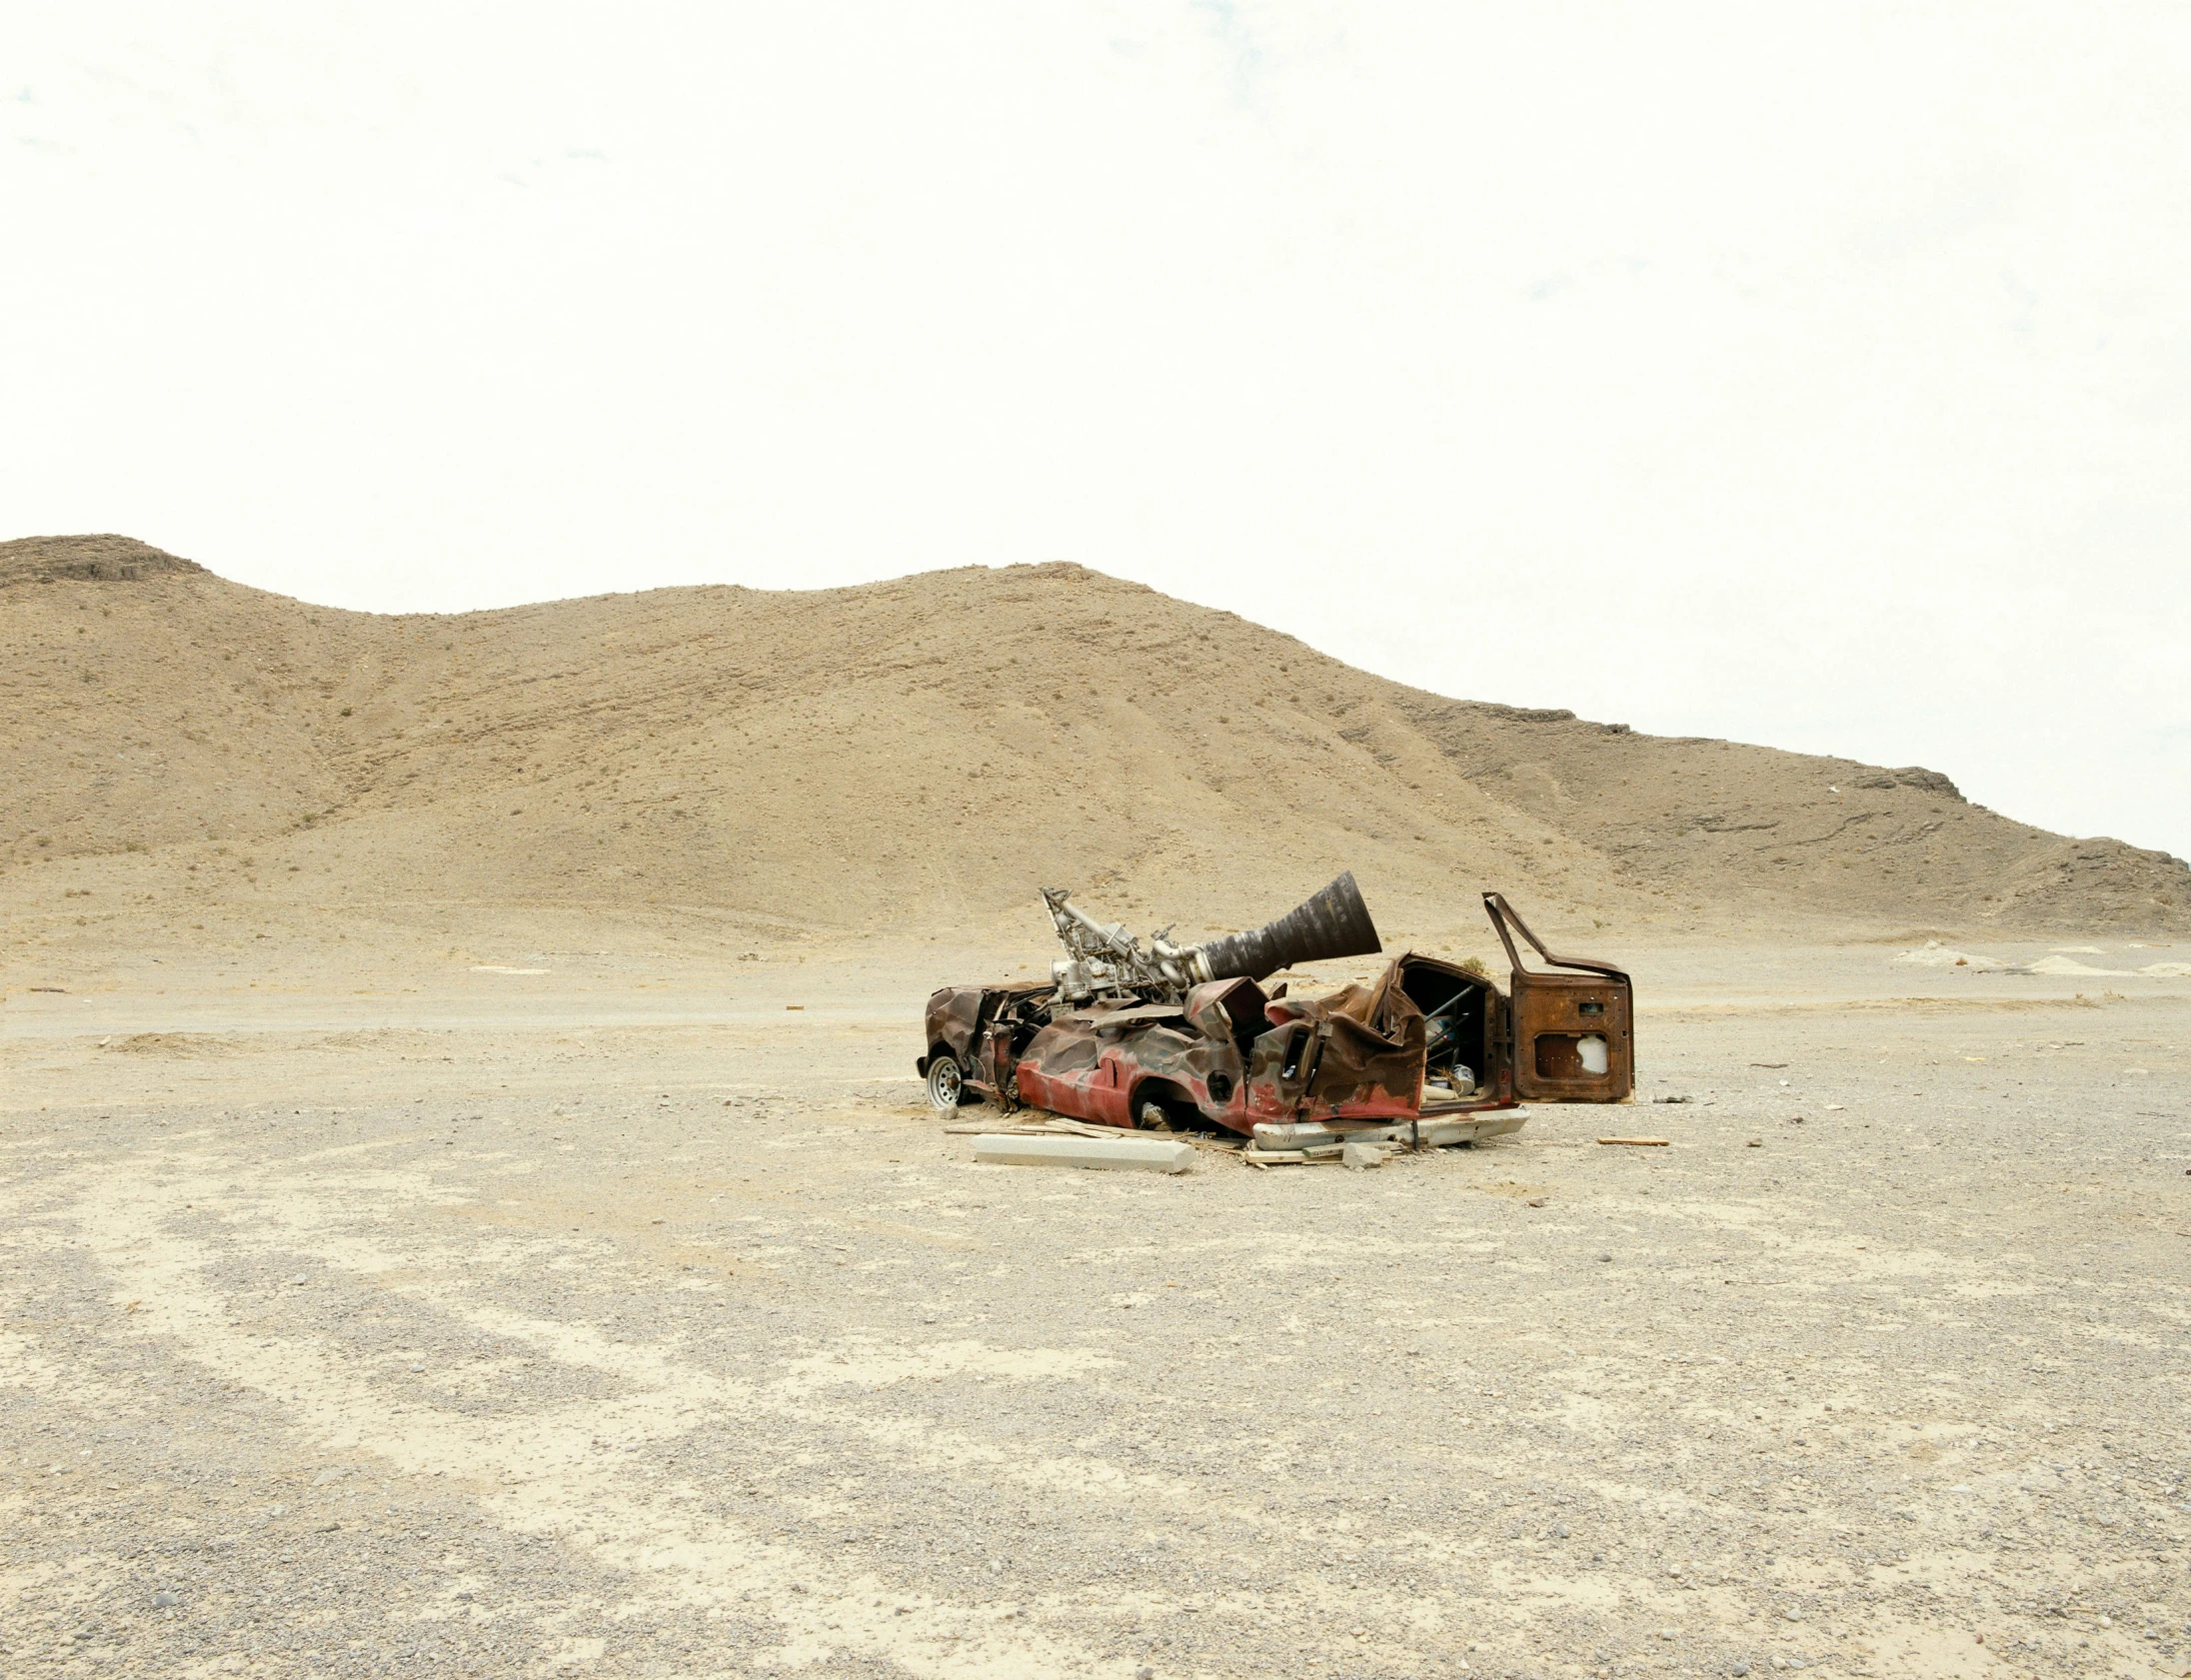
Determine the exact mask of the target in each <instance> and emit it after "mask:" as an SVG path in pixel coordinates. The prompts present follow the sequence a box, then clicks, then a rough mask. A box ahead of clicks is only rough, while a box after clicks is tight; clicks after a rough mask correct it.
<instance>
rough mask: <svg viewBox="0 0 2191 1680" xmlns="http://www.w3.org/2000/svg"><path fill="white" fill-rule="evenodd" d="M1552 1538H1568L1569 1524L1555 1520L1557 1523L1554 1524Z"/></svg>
mask: <svg viewBox="0 0 2191 1680" xmlns="http://www.w3.org/2000/svg"><path fill="white" fill-rule="evenodd" d="M1552 1538H1553V1539H1555V1540H1564V1539H1566V1538H1567V1525H1566V1524H1565V1523H1563V1522H1555V1523H1553V1524H1552Z"/></svg>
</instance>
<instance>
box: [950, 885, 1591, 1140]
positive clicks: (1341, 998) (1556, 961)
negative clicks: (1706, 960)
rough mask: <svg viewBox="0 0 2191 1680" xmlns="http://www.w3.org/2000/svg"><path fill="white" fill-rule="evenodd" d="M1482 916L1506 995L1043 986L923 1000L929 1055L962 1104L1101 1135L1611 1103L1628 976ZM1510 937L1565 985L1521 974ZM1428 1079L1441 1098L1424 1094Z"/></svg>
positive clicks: (1419, 971)
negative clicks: (982, 1101) (1048, 1118)
mask: <svg viewBox="0 0 2191 1680" xmlns="http://www.w3.org/2000/svg"><path fill="white" fill-rule="evenodd" d="M1340 878H1341V880H1344V881H1345V882H1346V884H1347V886H1348V887H1349V888H1351V885H1352V882H1351V879H1350V877H1345V876H1342V877H1340ZM1334 884H1336V883H1334ZM1328 890H1329V889H1327V892H1328ZM1321 896H1323V894H1319V897H1321ZM1357 901H1358V900H1357ZM1303 907H1304V909H1305V908H1307V906H1303ZM1484 908H1485V911H1486V913H1487V914H1488V915H1489V916H1490V918H1491V924H1492V926H1493V927H1494V928H1495V929H1496V930H1497V932H1498V935H1499V938H1500V941H1501V942H1502V943H1503V944H1504V945H1505V946H1506V952H1507V955H1508V957H1509V959H1510V960H1511V962H1512V965H1513V966H1512V975H1511V982H1510V985H1511V995H1509V994H1508V993H1507V992H1505V991H1501V990H1500V988H1499V987H1498V985H1497V984H1495V983H1494V982H1493V981H1492V980H1491V979H1490V978H1489V977H1488V976H1486V975H1484V974H1482V973H1480V972H1478V971H1476V970H1475V969H1473V968H1470V967H1467V966H1464V965H1461V964H1457V963H1452V962H1448V961H1444V960H1442V959H1441V958H1438V957H1434V956H1426V955H1422V954H1419V953H1416V952H1412V951H1408V952H1403V953H1402V954H1401V955H1399V956H1398V957H1395V958H1394V959H1393V960H1392V961H1391V962H1390V963H1388V964H1387V965H1386V967H1385V969H1384V971H1383V972H1382V973H1381V974H1380V975H1379V976H1378V977H1377V979H1376V980H1375V981H1374V982H1373V983H1359V982H1357V983H1355V984H1351V985H1346V986H1342V987H1340V988H1339V989H1338V990H1336V991H1333V992H1331V993H1329V994H1327V995H1325V996H1322V997H1313V998H1301V997H1288V996H1283V995H1278V996H1272V995H1269V994H1267V993H1265V992H1264V991H1263V989H1262V988H1261V987H1260V986H1259V985H1258V984H1257V983H1256V982H1255V980H1254V979H1253V978H1251V977H1248V976H1245V975H1239V976H1233V977H1228V978H1218V979H1212V980H1208V981H1205V982H1203V983H1201V984H1198V985H1194V986H1191V987H1188V988H1185V989H1184V990H1183V991H1180V990H1170V991H1168V992H1165V991H1161V990H1159V991H1158V994H1157V995H1154V996H1150V995H1149V994H1148V989H1142V990H1140V991H1139V992H1138V993H1136V992H1135V991H1133V990H1130V989H1125V988H1119V989H1116V990H1114V991H1112V992H1111V993H1109V994H1107V995H1105V996H1102V997H1097V998H1089V999H1085V1000H1083V1001H1081V1002H1080V1003H1079V1004H1078V1005H1075V1004H1071V1003H1069V1002H1068V1001H1067V1000H1066V998H1065V997H1064V996H1062V995H1061V992H1060V989H1059V988H1057V987H1056V986H1046V985H1041V984H1036V985H1010V986H947V987H945V988H944V989H942V990H940V991H938V992H937V993H936V994H935V995H934V996H933V997H931V998H930V999H929V1010H928V1044H929V1054H930V1055H933V1054H936V1053H939V1052H948V1053H950V1054H951V1055H953V1056H954V1057H956V1058H957V1059H958V1061H959V1062H960V1064H961V1066H962V1068H963V1069H964V1071H965V1074H966V1081H967V1084H968V1087H969V1088H970V1089H971V1090H973V1091H974V1092H976V1093H977V1094H981V1095H987V1096H990V1097H993V1098H995V1099H997V1100H999V1101H1001V1102H1003V1103H1004V1104H1006V1105H1007V1106H1008V1107H1010V1106H1013V1105H1015V1104H1018V1103H1027V1104H1030V1105H1032V1106H1035V1107H1039V1108H1045V1109H1049V1110H1051V1111H1052V1112H1054V1113H1058V1114H1064V1115H1070V1116H1072V1117H1074V1118H1077V1119H1081V1120H1086V1121H1091V1122H1094V1123H1096V1124H1100V1125H1114V1126H1132V1125H1135V1124H1138V1123H1142V1122H1143V1119H1144V1117H1145V1118H1146V1119H1148V1120H1150V1121H1157V1122H1161V1123H1174V1122H1178V1121H1184V1120H1187V1119H1190V1118H1194V1117H1199V1118H1200V1119H1201V1120H1203V1121H1206V1122H1208V1123H1211V1124H1214V1125H1217V1126H1222V1127H1224V1128H1226V1129H1228V1130H1230V1131H1234V1132H1237V1133H1240V1134H1241V1135H1243V1136H1250V1135H1252V1133H1253V1129H1254V1127H1255V1126H1256V1125H1257V1124H1258V1123H1304V1122H1322V1121H1342V1122H1350V1123H1362V1122H1392V1121H1405V1120H1411V1119H1414V1118H1416V1117H1418V1116H1423V1115H1440V1116H1456V1115H1457V1116H1467V1115H1471V1114H1476V1113H1483V1112H1488V1111H1492V1110H1498V1109H1507V1108H1512V1107H1513V1106H1514V1105H1515V1102H1516V1101H1517V1099H1519V1098H1522V1097H1531V1098H1536V1099H1539V1100H1560V1101H1590V1102H1608V1101H1616V1100H1618V1099H1619V1098H1621V1097H1623V1096H1625V1095H1627V1094H1628V1091H1629V1089H1630V1088H1631V1086H1632V1084H1633V1080H1634V1041H1633V1021H1632V1005H1631V997H1630V986H1629V981H1628V976H1627V975H1626V973H1625V972H1623V971H1622V970H1621V969H1619V968H1616V967H1614V966H1612V965H1611V964H1610V963H1604V962H1597V961H1594V960H1589V959H1583V958H1567V957H1556V956H1553V955H1552V954H1551V953H1550V952H1549V951H1547V950H1546V949H1545V947H1544V945H1543V943H1542V941H1540V940H1539V939H1538V938H1537V937H1536V935H1535V934H1534V933H1532V932H1531V931H1530V930H1529V928H1528V926H1527V925H1526V924H1525V923H1524V922H1523V921H1522V920H1521V918H1520V917H1519V916H1518V915H1516V914H1515V913H1514V912H1513V910H1512V908H1511V906H1509V905H1508V904H1507V903H1506V901H1505V899H1504V898H1503V897H1501V896H1500V895H1499V894H1497V893H1494V892H1487V893H1485V894H1484ZM1296 913H1298V912H1296ZM1283 919H1285V918H1281V921H1282V920H1283ZM1364 920H1366V911H1365V912H1364ZM1271 925H1272V926H1273V927H1276V926H1277V925H1278V924H1277V923H1273V924H1271ZM1516 931H1518V932H1519V934H1520V936H1521V937H1522V939H1524V940H1526V941H1527V943H1528V944H1529V945H1530V946H1532V947H1533V948H1534V949H1535V950H1536V952H1537V954H1538V955H1539V956H1540V957H1542V959H1543V960H1544V962H1545V963H1546V964H1547V965H1548V966H1549V967H1550V968H1552V969H1555V970H1559V969H1563V970H1566V971H1564V972H1557V971H1553V972H1547V971H1543V970H1532V969H1528V968H1525V967H1523V966H1522V963H1521V958H1520V955H1519V952H1518V950H1517V949H1516V947H1515V944H1514V937H1513V935H1514V933H1515V932H1516ZM1279 990H1280V992H1281V993H1282V991H1283V988H1282V987H1280V988H1279ZM1433 1036H1434V1039H1435V1043H1434V1047H1433ZM927 1061H928V1056H926V1055H925V1056H924V1057H923V1058H922V1065H923V1070H924V1071H926V1063H927ZM1463 1069H1465V1072H1466V1074H1467V1077H1466V1078H1465V1079H1463V1078H1461V1077H1460V1076H1459V1073H1460V1071H1461V1070H1463ZM1433 1072H1434V1073H1436V1074H1437V1076H1438V1078H1439V1080H1440V1083H1439V1084H1438V1085H1436V1086H1434V1087H1429V1086H1426V1078H1427V1077H1428V1075H1429V1074H1431V1073H1433Z"/></svg>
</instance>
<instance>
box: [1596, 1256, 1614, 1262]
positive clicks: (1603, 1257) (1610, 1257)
mask: <svg viewBox="0 0 2191 1680" xmlns="http://www.w3.org/2000/svg"><path fill="white" fill-rule="evenodd" d="M1611 1259H1612V1256H1611V1255H1610V1254H1600V1255H1598V1260H1599V1262H1600V1263H1601V1264H1603V1263H1606V1262H1609V1261H1610V1260H1611Z"/></svg>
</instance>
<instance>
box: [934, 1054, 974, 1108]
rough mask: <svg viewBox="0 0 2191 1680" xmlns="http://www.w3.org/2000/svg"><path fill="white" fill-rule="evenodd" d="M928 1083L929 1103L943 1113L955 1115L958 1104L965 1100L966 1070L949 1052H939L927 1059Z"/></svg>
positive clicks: (966, 1093)
mask: <svg viewBox="0 0 2191 1680" xmlns="http://www.w3.org/2000/svg"><path fill="white" fill-rule="evenodd" d="M928 1082H929V1101H930V1102H931V1103H933V1104H934V1105H935V1106H936V1107H937V1108H938V1109H939V1110H940V1111H942V1112H943V1113H946V1114H950V1113H956V1112H957V1111H958V1108H959V1104H960V1103H962V1102H964V1101H966V1099H967V1096H968V1091H967V1075H966V1070H965V1069H964V1068H962V1067H961V1066H960V1065H959V1058H958V1057H957V1056H955V1055H953V1054H952V1053H951V1052H950V1051H949V1050H940V1051H938V1052H937V1053H936V1054H935V1055H932V1056H930V1057H929V1081H928Z"/></svg>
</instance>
